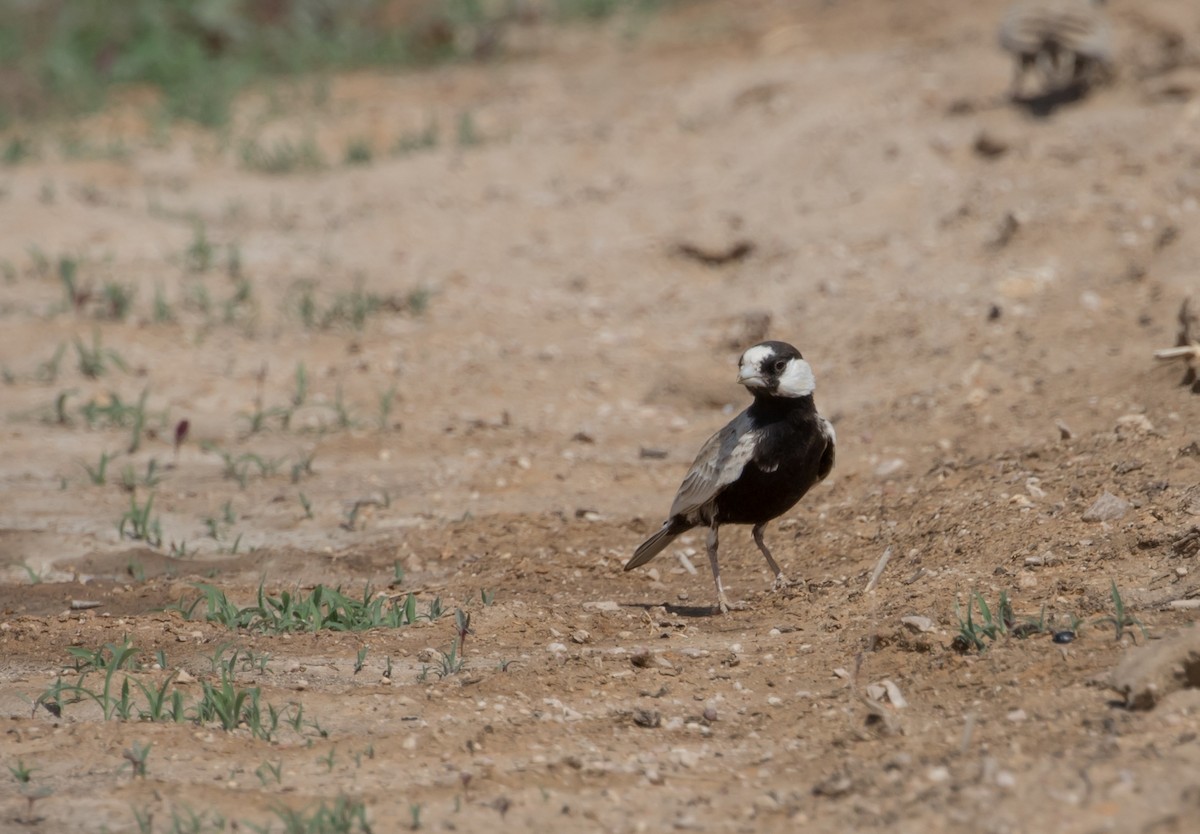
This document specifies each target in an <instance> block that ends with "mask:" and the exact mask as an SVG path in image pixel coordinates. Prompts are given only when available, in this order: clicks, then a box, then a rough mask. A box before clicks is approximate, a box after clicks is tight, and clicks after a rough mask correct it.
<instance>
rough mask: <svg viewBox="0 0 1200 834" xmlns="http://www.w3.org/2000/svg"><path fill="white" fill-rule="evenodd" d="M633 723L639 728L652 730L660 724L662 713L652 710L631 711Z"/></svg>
mask: <svg viewBox="0 0 1200 834" xmlns="http://www.w3.org/2000/svg"><path fill="white" fill-rule="evenodd" d="M633 723H634V724H636V725H637V726H639V727H645V728H646V729H650V730H652V729H654V728H655V727H657V726H659V725H660V724H662V713H660V712H659V711H658V710H654V709H635V710H634V711H633Z"/></svg>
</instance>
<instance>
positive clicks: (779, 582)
mask: <svg viewBox="0 0 1200 834" xmlns="http://www.w3.org/2000/svg"><path fill="white" fill-rule="evenodd" d="M766 526H767V523H766V522H765V521H764V522H763V523H762V524H755V525H754V530H753V531H752V532H753V534H754V543H755V544H756V545H758V549H759V550H761V551H762V555H763V556H766V557H767V564H768V565H770V566H771V570H772V571H774V572H775V584H774V585H773V586H772V588H773V589H774V590H776V591H778V590H779V589H780V588H784V587H786V586H787V584H788V582H787V577H786V576H784V575H783V571H782V570H780V568H779V563H778V562H776V561H775V560H774V559H773V558H771V551H769V550H767V543H766V542H764V541H763V528H764V527H766Z"/></svg>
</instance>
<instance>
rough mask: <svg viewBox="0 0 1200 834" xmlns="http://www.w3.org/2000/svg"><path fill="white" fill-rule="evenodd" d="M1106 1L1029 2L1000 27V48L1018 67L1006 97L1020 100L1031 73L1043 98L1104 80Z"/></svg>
mask: <svg viewBox="0 0 1200 834" xmlns="http://www.w3.org/2000/svg"><path fill="white" fill-rule="evenodd" d="M1104 5H1105V4H1104V0H1027V2H1021V3H1017V4H1016V5H1014V6H1012V7H1011V8H1010V9H1009V10H1008V13H1007V14H1006V15H1005V16H1004V19H1003V20H1002V21H1001V23H1000V35H999V39H1000V46H1001V47H1002V48H1003V49H1005V50H1006V51H1007V52H1009V53H1010V54H1011V55H1012V56H1013V59H1014V60H1015V62H1016V69H1015V71H1014V73H1013V81H1012V87H1011V89H1010V91H1009V92H1010V95H1011V96H1012V98H1014V99H1018V98H1020V96H1021V93H1022V81H1023V80H1024V78H1025V74H1026V73H1027V72H1029V70H1031V69H1035V70H1036V71H1037V73H1038V74H1039V75H1040V76H1041V78H1042V85H1043V89H1042V90H1041V92H1042V93H1043V94H1046V93H1052V92H1057V91H1061V90H1065V89H1066V88H1068V87H1069V86H1071V85H1088V84H1091V83H1093V82H1096V81H1103V80H1107V79H1108V78H1109V77H1110V76H1111V73H1112V63H1113V46H1112V27H1111V26H1110V25H1109V22H1108V16H1107V15H1106V14H1105V12H1104Z"/></svg>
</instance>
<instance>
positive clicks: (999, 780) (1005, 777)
mask: <svg viewBox="0 0 1200 834" xmlns="http://www.w3.org/2000/svg"><path fill="white" fill-rule="evenodd" d="M1016 786H1017V777H1016V776H1014V775H1013V772H1012V771H1011V770H1001V771H999V772H998V773H997V774H996V787H998V788H1006V789H1008V788H1015V787H1016Z"/></svg>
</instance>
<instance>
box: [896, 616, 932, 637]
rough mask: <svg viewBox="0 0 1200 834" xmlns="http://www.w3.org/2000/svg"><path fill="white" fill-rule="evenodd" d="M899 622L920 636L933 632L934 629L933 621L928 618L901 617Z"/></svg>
mask: <svg viewBox="0 0 1200 834" xmlns="http://www.w3.org/2000/svg"><path fill="white" fill-rule="evenodd" d="M900 622H902V623H904V625H906V626H908V627H909V628H911V629H912V630H913V631H916V632H918V633H921V634H925V633H928V632H930V631H933V628H934V626H933V620H931V619H929V618H928V617H921V616H918V615H916V614H914V615H911V616H908V617H901V618H900Z"/></svg>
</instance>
